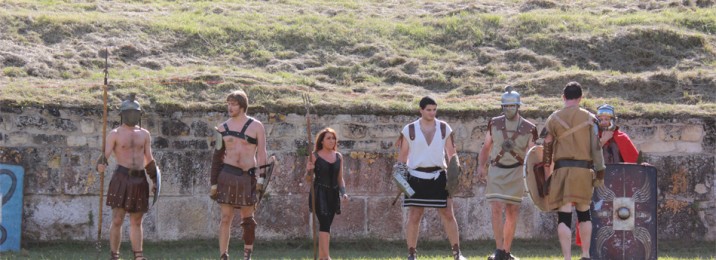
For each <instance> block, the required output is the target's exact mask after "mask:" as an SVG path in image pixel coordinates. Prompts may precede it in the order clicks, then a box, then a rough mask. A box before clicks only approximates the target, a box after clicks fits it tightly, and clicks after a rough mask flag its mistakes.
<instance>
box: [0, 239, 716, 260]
mask: <svg viewBox="0 0 716 260" xmlns="http://www.w3.org/2000/svg"><path fill="white" fill-rule="evenodd" d="M233 242H234V243H237V244H238V243H240V241H238V240H234V241H233ZM493 246H494V244H493V242H492V241H468V242H463V243H462V248H463V255H465V256H466V257H468V258H469V259H486V258H487V256H488V255H489V254H491V253H492V250H493V249H492V247H493ZM129 247H130V245H129V243H128V242H125V243H123V244H122V252H121V254H122V256H123V257H124V258H123V259H132V258H130V257H129V256H131V255H132V254H131V251H130V250H129ZM217 247H218V243H217V242H216V241H215V240H196V241H179V242H146V243H145V247H144V253H145V256H146V257H147V258H149V259H217V258H218V253H217V252H216V251H217ZM255 247H256V252H255V253H254V259H312V244H311V242H310V241H308V240H290V241H272V242H261V241H258V242H257V243H256V245H255ZM102 248H103V249H102V251H101V253H100V254H99V259H106V258H108V256H109V253H108V252H109V251H108V249H107V244H106V242H105V244H104V245H103V247H102ZM238 248H239V247H237V246H236V245H234V247H233V249H232V250H231V251H230V254H231V255H232V257H234V259H236V258H238V257H239V255H240V252H239V251H238V250H237V249H238ZM512 251H513V252H514V253H515V255H517V256H518V257H520V259H524V260H537V259H560V258H561V253H560V250H559V245H558V243H557V242H556V241H535V240H529V241H524V240H517V241H515V244H514V247H513V250H512ZM331 252H332V253H331V256H332V258H333V259H386V260H387V259H404V255H405V254H406V249H405V248H404V242H403V241H391V242H385V241H338V242H334V243H333V244H332V246H331ZM418 253H419V256H420V259H449V253H450V251H449V249H448V245H447V242H421V243H419V248H418ZM572 254H573V256H574V257H575V259H576V258H577V257H578V256H579V254H580V250H579V249H578V248H577V247H573V248H572ZM97 256H98V254H97V250H96V249H95V244H94V243H86V242H82V243H80V242H54V243H49V242H45V243H39V244H36V243H29V244H27V245H26V248H25V249H23V251H22V252H19V253H10V254H8V253H3V254H2V255H0V259H3V260H4V259H95V258H97ZM637 259H638V258H637ZM659 259H667V260H676V259H716V245H715V244H714V243H685V242H681V241H660V242H659Z"/></svg>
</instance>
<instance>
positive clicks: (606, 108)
mask: <svg viewBox="0 0 716 260" xmlns="http://www.w3.org/2000/svg"><path fill="white" fill-rule="evenodd" d="M601 115H607V116H609V117H611V118H615V117H616V114H614V107H613V106H611V105H609V104H604V105H601V106H599V107H597V116H601Z"/></svg>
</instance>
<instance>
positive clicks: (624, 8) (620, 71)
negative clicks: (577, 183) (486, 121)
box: [0, 0, 716, 116]
mask: <svg viewBox="0 0 716 260" xmlns="http://www.w3.org/2000/svg"><path fill="white" fill-rule="evenodd" d="M478 2H479V3H478ZM622 2H623V1H611V0H592V1H575V3H571V1H548V0H541V1H540V0H532V1H510V0H508V1H503V0H494V1H492V0H488V1H449V0H448V1H387V0H382V1H381V0H372V1H348V0H338V1H335V0H334V1H322V0H283V1H281V0H277V1H225V2H222V3H211V2H193V1H186V2H185V1H87V2H74V1H22V0H4V1H2V2H0V66H1V67H2V71H1V72H0V103H2V104H3V106H5V105H33V104H44V105H63V106H85V107H86V106H99V105H100V104H101V87H100V85H101V83H102V77H103V72H102V70H103V66H104V57H105V56H106V55H107V52H105V48H107V49H108V52H109V60H110V70H109V73H110V84H111V86H110V96H111V97H112V101H111V102H112V104H113V105H117V104H118V103H119V100H120V98H122V97H124V96H125V95H126V94H127V93H129V92H138V93H140V95H139V97H140V99H142V100H143V101H144V102H145V103H147V102H149V103H151V104H150V105H148V107H150V108H151V109H223V100H224V97H225V94H226V93H227V92H228V91H230V90H233V89H238V88H241V89H244V90H246V91H247V92H248V93H249V95H250V98H251V99H252V102H253V104H254V108H255V109H258V110H271V111H293V110H296V111H298V109H299V108H300V107H301V99H300V95H299V93H301V92H310V93H311V95H312V96H313V100H314V101H315V103H316V105H317V106H319V108H321V109H323V110H324V111H326V112H333V113H370V112H377V113H403V112H406V111H411V110H413V109H414V108H415V107H416V101H417V100H418V99H419V98H420V97H422V96H424V95H428V94H430V95H434V96H436V97H438V101H439V103H440V107H441V109H442V110H445V109H447V110H449V111H451V112H456V113H477V114H481V113H485V112H488V113H493V112H495V111H496V110H495V109H496V108H497V107H498V102H499V96H500V94H501V92H502V89H503V87H504V86H505V85H507V84H511V85H514V86H515V87H516V89H517V90H518V91H519V92H520V93H522V95H523V97H524V101H523V102H525V103H526V105H525V106H524V107H523V110H525V111H526V112H527V113H533V114H534V115H546V114H547V112H541V111H549V110H553V109H555V108H558V107H559V106H560V105H561V100H560V98H559V95H560V93H561V89H562V87H563V86H564V85H565V84H566V83H567V82H569V81H572V80H576V81H578V82H580V83H582V85H583V86H584V87H586V88H587V90H588V96H587V99H586V101H585V102H584V105H585V106H587V107H592V108H593V107H596V106H597V105H598V104H601V103H603V102H610V103H613V104H615V105H617V106H618V110H619V111H618V113H620V114H622V115H625V116H636V115H640V114H647V115H651V116H659V115H680V114H688V115H693V116H714V115H716V80H715V79H716V70H714V68H715V67H716V50H715V49H714V41H715V40H716V37H715V34H716V8H714V6H713V3H714V1H710V0H691V1H690V0H684V1H656V0H654V1H633V3H622Z"/></svg>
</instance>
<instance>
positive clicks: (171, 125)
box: [162, 119, 191, 136]
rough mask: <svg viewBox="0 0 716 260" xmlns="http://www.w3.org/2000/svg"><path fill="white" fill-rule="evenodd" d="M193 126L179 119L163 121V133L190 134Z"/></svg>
mask: <svg viewBox="0 0 716 260" xmlns="http://www.w3.org/2000/svg"><path fill="white" fill-rule="evenodd" d="M189 132H191V128H189V126H188V125H187V124H185V123H184V122H182V121H180V120H178V119H172V120H164V121H162V134H163V135H168V136H188V135H189Z"/></svg>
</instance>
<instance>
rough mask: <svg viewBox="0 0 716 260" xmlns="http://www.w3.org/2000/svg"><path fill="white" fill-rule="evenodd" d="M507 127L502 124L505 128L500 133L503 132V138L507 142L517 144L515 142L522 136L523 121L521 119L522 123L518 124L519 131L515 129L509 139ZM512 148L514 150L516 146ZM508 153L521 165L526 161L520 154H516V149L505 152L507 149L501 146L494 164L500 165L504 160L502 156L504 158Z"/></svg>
mask: <svg viewBox="0 0 716 260" xmlns="http://www.w3.org/2000/svg"><path fill="white" fill-rule="evenodd" d="M506 125H507V124H506V123H503V124H502V126H503V127H504V128H503V129H502V131H500V132H502V138H503V139H504V140H505V142H506V141H508V140H510V141H512V143H515V140H517V137H519V136H520V127H522V119H521V118H520V122H519V123H517V129H515V131H514V132H513V133H512V136H511V137H507V126H506ZM512 148H514V146H513V147H512ZM506 152H508V153H510V154H511V155H512V156H513V157H515V159H517V161H519V162H520V163H521V162H523V161H524V159H522V157H521V156H520V155H519V154H517V153H515V150H514V149H510V150H509V151H505V148H504V147H502V146H500V152H499V153H498V154H497V156H495V160H494V161H493V163H499V162H500V159H502V156H504V155H505V153H506Z"/></svg>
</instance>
